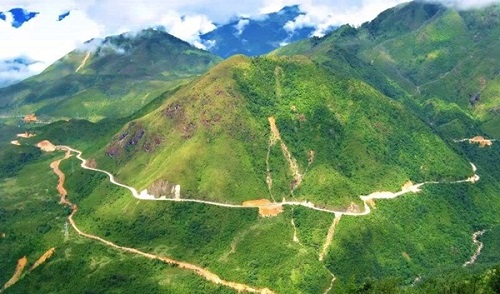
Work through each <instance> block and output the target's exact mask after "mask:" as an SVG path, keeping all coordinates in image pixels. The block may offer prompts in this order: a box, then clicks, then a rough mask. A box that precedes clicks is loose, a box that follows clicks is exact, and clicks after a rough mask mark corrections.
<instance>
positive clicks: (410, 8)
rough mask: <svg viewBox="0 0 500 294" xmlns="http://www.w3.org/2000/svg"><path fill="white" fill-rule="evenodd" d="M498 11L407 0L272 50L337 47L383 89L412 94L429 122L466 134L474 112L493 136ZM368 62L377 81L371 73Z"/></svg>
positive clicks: (323, 58)
mask: <svg viewBox="0 0 500 294" xmlns="http://www.w3.org/2000/svg"><path fill="white" fill-rule="evenodd" d="M499 14H500V6H498V5H493V6H491V7H487V8H483V9H480V10H469V11H457V10H454V9H451V8H445V7H442V6H439V5H437V4H427V3H423V2H411V3H408V4H403V5H400V6H398V7H395V8H392V9H389V10H387V11H385V12H383V13H381V14H380V15H379V16H378V17H377V18H376V19H375V20H373V21H372V22H370V23H366V24H363V25H362V26H361V27H360V28H359V29H355V28H352V27H349V26H343V27H342V28H340V29H339V30H337V31H336V32H334V33H332V34H330V35H329V36H327V37H325V38H322V39H312V40H307V41H302V42H299V43H296V44H292V45H289V46H286V47H284V48H281V49H279V50H277V51H276V52H274V53H273V54H276V55H290V54H306V55H309V56H312V57H313V58H314V59H315V60H318V61H320V62H328V61H329V60H330V59H329V57H328V56H332V55H334V54H339V52H341V53H340V54H344V55H348V56H350V55H354V56H356V58H359V59H361V60H363V61H364V63H362V64H359V61H358V64H355V67H356V68H357V69H358V71H361V72H362V73H365V75H364V79H365V80H368V81H369V82H370V83H371V84H372V85H373V86H375V87H377V88H379V89H381V90H383V91H384V90H385V89H387V84H392V85H393V87H394V85H397V86H396V87H398V88H400V89H403V90H405V91H406V93H407V94H411V96H412V97H413V98H412V100H413V101H415V102H417V103H418V104H420V105H421V106H422V107H423V108H424V112H425V114H426V116H427V119H428V120H429V123H431V124H433V125H434V126H436V128H437V129H438V130H440V131H441V132H442V133H443V134H449V135H450V136H451V137H464V136H465V137H466V136H469V135H472V133H474V132H478V130H476V129H473V130H468V126H467V125H470V124H471V118H473V119H476V120H477V121H478V124H479V125H480V126H481V130H480V131H481V132H483V133H485V134H489V135H490V136H494V137H498V136H499V135H500V133H499V130H498V128H497V125H498V124H497V122H498V119H499V118H498V111H497V105H498V97H499V92H498V85H499V83H500V80H499V75H498V68H499V67H500V64H499V59H498V58H497V56H498V54H499V51H498V48H499V46H500V40H499V39H498V35H499V34H500V22H499V17H498V15H499ZM394 24H397V25H394ZM342 52H344V53H342ZM351 65H353V64H352V63H351ZM369 68H372V69H369ZM373 70H376V71H377V74H376V76H379V80H378V81H377V80H376V81H373V74H372V72H373ZM380 80H385V82H383V83H381V82H380ZM389 88H390V87H389ZM394 96H395V97H399V98H400V97H401V96H404V95H402V94H399V95H394ZM471 131H472V132H471Z"/></svg>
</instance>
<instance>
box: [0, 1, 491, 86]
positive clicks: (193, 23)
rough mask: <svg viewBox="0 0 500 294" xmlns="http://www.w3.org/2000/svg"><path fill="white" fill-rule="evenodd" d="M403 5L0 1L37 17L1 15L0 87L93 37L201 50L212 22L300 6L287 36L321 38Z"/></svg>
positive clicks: (1, 7)
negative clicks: (160, 41)
mask: <svg viewBox="0 0 500 294" xmlns="http://www.w3.org/2000/svg"><path fill="white" fill-rule="evenodd" d="M402 2H406V1H405V0H338V1H331V0H254V1H239V2H238V1H234V2H228V1H226V0H182V1H180V0H171V1H163V0H135V1H122V0H87V1H81V0H1V1H0V11H1V12H8V11H10V10H12V9H14V8H22V9H24V10H25V11H27V12H38V14H37V15H36V16H34V17H32V18H31V19H30V20H29V21H27V22H24V23H22V25H20V26H19V27H17V28H16V27H14V26H12V21H13V16H12V15H11V14H9V13H4V14H3V15H2V17H0V86H1V85H5V84H7V83H9V82H10V83H11V82H13V81H17V80H19V79H22V78H25V77H28V76H30V75H33V74H37V73H39V72H40V71H42V70H43V69H45V68H46V67H47V66H49V65H50V64H51V63H53V62H54V61H56V60H57V59H59V58H61V57H62V56H64V55H65V54H67V53H68V52H70V51H71V50H74V49H75V48H77V46H80V45H81V44H82V43H83V42H84V41H86V40H89V39H92V38H103V37H105V36H108V35H113V34H119V33H123V32H128V31H138V30H140V29H144V28H148V27H152V26H162V27H164V28H165V30H166V31H167V32H169V33H171V34H173V35H174V36H176V37H178V38H181V39H183V40H185V41H187V42H189V43H191V44H193V45H195V46H197V47H200V48H206V46H207V44H202V43H201V42H200V38H199V36H200V34H204V33H207V32H209V31H211V30H213V29H215V27H216V24H217V23H227V22H229V21H230V20H232V19H233V20H234V18H235V17H236V16H241V15H245V16H247V17H252V18H256V17H262V16H263V14H265V13H270V12H277V11H279V10H280V9H281V8H282V7H284V6H287V5H299V7H300V9H301V11H303V12H304V15H301V16H299V17H297V18H296V19H295V20H293V21H291V22H289V23H287V24H286V27H285V28H286V29H287V30H288V31H289V32H293V31H294V30H296V29H300V28H302V27H305V26H308V27H314V28H315V31H314V35H315V36H321V35H323V34H324V33H325V32H326V31H327V30H328V29H329V28H330V27H332V26H338V25H341V24H345V23H349V24H351V25H359V24H361V23H363V22H365V21H369V20H371V19H373V18H374V17H376V16H377V14H379V13H380V12H382V11H383V10H385V9H387V8H389V7H392V6H395V5H397V4H400V3H402ZM434 2H436V1H434ZM437 2H440V3H443V4H445V5H448V6H453V7H458V8H461V9H468V8H475V7H480V6H485V5H488V4H491V3H498V2H499V0H442V1H437ZM3 18H6V20H3ZM245 25H246V23H245V21H243V22H241V23H238V25H237V27H236V29H237V32H241V31H242V30H243V28H244V26H245ZM16 58H25V59H28V60H31V61H33V62H32V63H29V64H25V65H23V68H22V69H21V68H16V69H13V68H12V67H9V66H6V64H10V63H9V62H10V61H12V60H15V59H16ZM7 81H8V82H7Z"/></svg>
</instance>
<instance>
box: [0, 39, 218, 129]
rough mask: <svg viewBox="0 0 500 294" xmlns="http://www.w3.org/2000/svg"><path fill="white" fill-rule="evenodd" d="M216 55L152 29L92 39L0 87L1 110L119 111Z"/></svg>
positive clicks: (192, 73)
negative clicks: (24, 77)
mask: <svg viewBox="0 0 500 294" xmlns="http://www.w3.org/2000/svg"><path fill="white" fill-rule="evenodd" d="M219 61H220V58H218V57H216V56H214V55H211V54H210V53H208V52H205V51H202V50H199V49H196V48H194V47H193V46H191V45H189V44H188V43H186V42H184V41H181V40H180V39H177V38H175V37H173V36H171V35H169V34H167V33H165V32H163V31H160V30H154V29H148V30H144V31H141V32H139V33H137V34H135V35H134V34H122V35H118V36H112V37H107V38H105V39H103V40H91V41H89V42H87V43H86V44H85V45H84V46H83V47H82V48H81V49H78V50H75V51H73V52H71V53H69V54H68V55H66V56H65V57H63V58H61V59H60V60H59V61H57V62H56V63H54V64H53V65H51V66H50V67H49V68H47V69H46V70H45V71H44V72H42V73H41V74H39V75H37V76H34V77H31V78H29V79H27V80H25V81H22V82H20V83H18V84H15V85H12V86H9V87H6V88H2V89H0V97H1V98H0V113H3V114H5V113H7V112H8V113H16V114H18V115H21V114H28V113H35V114H37V115H38V116H41V117H42V118H43V117H45V119H46V120H53V119H55V118H67V117H73V118H85V119H90V120H94V121H95V120H99V119H102V118H104V117H108V118H110V117H123V116H127V115H130V114H131V113H133V112H135V111H137V110H138V109H140V108H141V107H143V106H144V105H146V104H147V103H149V102H150V101H152V100H153V99H154V98H155V97H156V96H158V95H160V94H161V93H163V92H165V91H166V90H168V89H173V88H175V87H177V86H179V85H181V84H183V83H186V82H187V81H189V80H191V79H192V78H193V77H196V76H197V75H199V74H201V73H203V72H205V71H206V70H207V69H208V68H210V67H211V66H213V65H214V64H216V63H218V62H219Z"/></svg>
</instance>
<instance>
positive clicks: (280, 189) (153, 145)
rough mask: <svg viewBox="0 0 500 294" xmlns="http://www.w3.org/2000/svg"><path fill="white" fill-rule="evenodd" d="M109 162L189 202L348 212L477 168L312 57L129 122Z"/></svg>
mask: <svg viewBox="0 0 500 294" xmlns="http://www.w3.org/2000/svg"><path fill="white" fill-rule="evenodd" d="M98 162H101V163H102V164H104V166H105V167H109V168H112V169H113V170H114V171H115V172H116V173H117V174H118V176H119V177H120V178H121V179H123V180H124V181H126V182H128V183H131V184H133V185H134V186H136V187H137V188H139V190H143V189H148V190H150V189H151V188H152V186H154V184H155V183H157V182H158V181H166V182H168V183H175V184H178V185H180V186H181V189H182V190H181V191H182V192H181V194H182V195H183V197H188V198H197V199H209V200H219V201H224V202H229V203H241V202H243V201H245V200H252V199H261V198H268V199H271V200H280V199H282V198H284V197H285V198H288V197H295V198H296V199H300V200H309V201H313V202H315V203H318V204H320V205H326V206H331V207H338V208H344V209H345V208H347V207H348V206H349V205H351V204H352V203H354V205H361V203H360V200H359V195H362V194H364V195H366V193H370V192H372V191H376V190H381V189H386V190H387V189H388V190H396V189H398V188H399V187H400V186H401V185H403V184H404V183H405V182H406V181H408V180H412V181H417V182H422V181H426V180H443V179H450V180H451V179H453V178H457V177H458V178H461V177H466V176H467V175H470V173H471V171H470V168H469V167H468V164H467V162H466V161H464V160H463V159H461V158H460V156H457V155H456V154H454V152H453V151H452V150H451V149H450V148H449V147H448V146H447V145H446V144H445V143H444V142H443V141H441V140H440V139H439V137H437V136H436V135H434V134H433V133H432V131H431V129H430V128H429V127H427V126H426V125H425V124H424V123H422V122H421V121H419V119H418V118H417V117H416V116H414V115H413V114H412V113H411V112H410V111H409V110H408V109H406V108H405V107H404V105H403V104H401V103H398V102H395V101H393V100H391V99H389V98H387V97H385V96H384V95H382V94H381V93H380V92H378V91H376V90H375V89H373V88H372V87H370V86H369V85H367V84H366V83H364V82H362V81H360V80H356V79H344V78H343V77H337V76H335V75H333V76H332V75H331V74H330V72H329V71H328V70H325V69H323V68H321V67H319V66H318V65H316V64H314V63H313V62H312V61H311V60H309V59H307V58H257V59H252V60H250V59H246V58H244V57H242V56H238V57H234V58H231V59H229V60H228V61H226V62H223V63H222V64H220V65H219V66H217V67H216V68H214V69H212V70H211V71H210V72H209V73H207V74H206V75H205V76H203V77H202V78H201V79H199V80H198V81H196V82H193V83H191V84H190V85H189V86H187V87H185V88H183V89H182V90H180V91H179V92H177V93H176V94H174V95H173V96H172V97H171V98H169V99H168V100H167V102H166V103H165V104H164V105H163V106H161V107H160V108H159V109H158V110H156V111H154V112H152V113H150V114H148V115H146V116H144V117H143V118H140V119H137V120H134V121H132V122H130V123H128V124H127V125H126V126H125V127H124V128H123V129H122V130H121V131H120V132H119V133H118V134H117V135H116V136H115V138H114V139H113V140H112V141H111V142H110V144H109V145H108V146H107V147H106V149H105V150H103V152H102V153H101V154H100V156H99V157H98ZM139 166H142V167H143V168H138V167H139ZM266 178H268V180H266ZM270 181H272V183H270ZM361 209H362V208H361Z"/></svg>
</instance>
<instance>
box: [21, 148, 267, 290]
mask: <svg viewBox="0 0 500 294" xmlns="http://www.w3.org/2000/svg"><path fill="white" fill-rule="evenodd" d="M57 148H58V149H59V150H66V154H65V156H64V158H63V159H58V160H56V161H54V162H52V163H51V164H50V166H51V168H52V169H53V171H54V173H55V174H56V175H57V176H58V177H59V182H58V184H57V189H58V191H60V192H62V193H61V199H62V198H63V193H64V195H65V196H66V193H67V192H66V189H65V188H64V180H65V175H64V173H63V172H62V171H61V170H60V169H59V164H60V162H61V160H64V159H68V158H69V157H70V155H71V151H73V150H74V149H71V148H69V147H65V146H58V147H57ZM79 155H81V152H80V153H79ZM84 163H86V161H84V162H83V163H82V166H83V164H84ZM106 173H107V172H106ZM108 175H110V179H112V178H113V177H112V175H111V174H109V173H108ZM115 184H116V183H115ZM134 190H135V189H134ZM136 193H137V191H136ZM65 196H64V198H65ZM63 204H65V205H68V206H70V207H71V209H72V212H71V214H70V215H69V217H68V221H69V223H70V225H71V226H72V227H73V229H74V230H75V231H76V232H77V233H78V234H79V235H80V236H83V237H85V238H88V239H92V240H95V241H99V242H101V243H103V244H104V245H106V246H108V247H111V248H114V249H118V250H121V251H125V252H128V253H132V254H137V255H141V256H143V257H146V258H149V259H153V260H160V261H162V262H164V263H167V264H170V265H174V266H177V267H179V268H181V269H186V270H190V271H192V272H194V273H195V274H197V275H199V276H201V277H203V278H205V279H206V280H207V281H209V282H212V283H214V284H217V285H223V286H226V287H229V288H232V289H234V290H236V291H238V292H250V293H261V294H272V293H274V292H273V291H271V290H269V289H268V288H255V287H251V286H249V285H245V284H241V283H237V282H232V281H226V280H223V279H221V278H220V277H219V276H218V275H216V274H214V273H212V272H210V271H208V270H206V269H204V268H202V267H199V266H197V265H194V264H191V263H187V262H183V261H178V260H175V259H172V258H168V257H164V256H160V255H155V254H151V253H146V252H143V251H140V250H138V249H135V248H130V247H124V246H119V245H116V244H115V243H113V242H110V241H108V240H105V239H103V238H101V237H98V236H95V235H92V234H88V233H85V232H83V231H81V230H80V229H79V228H78V226H77V225H76V222H75V221H74V219H73V216H74V215H75V214H76V212H77V211H78V207H77V206H76V205H74V204H71V202H69V200H67V199H66V201H65V202H64V203H63ZM23 268H24V267H23ZM21 271H22V269H21ZM16 273H17V271H16Z"/></svg>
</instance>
